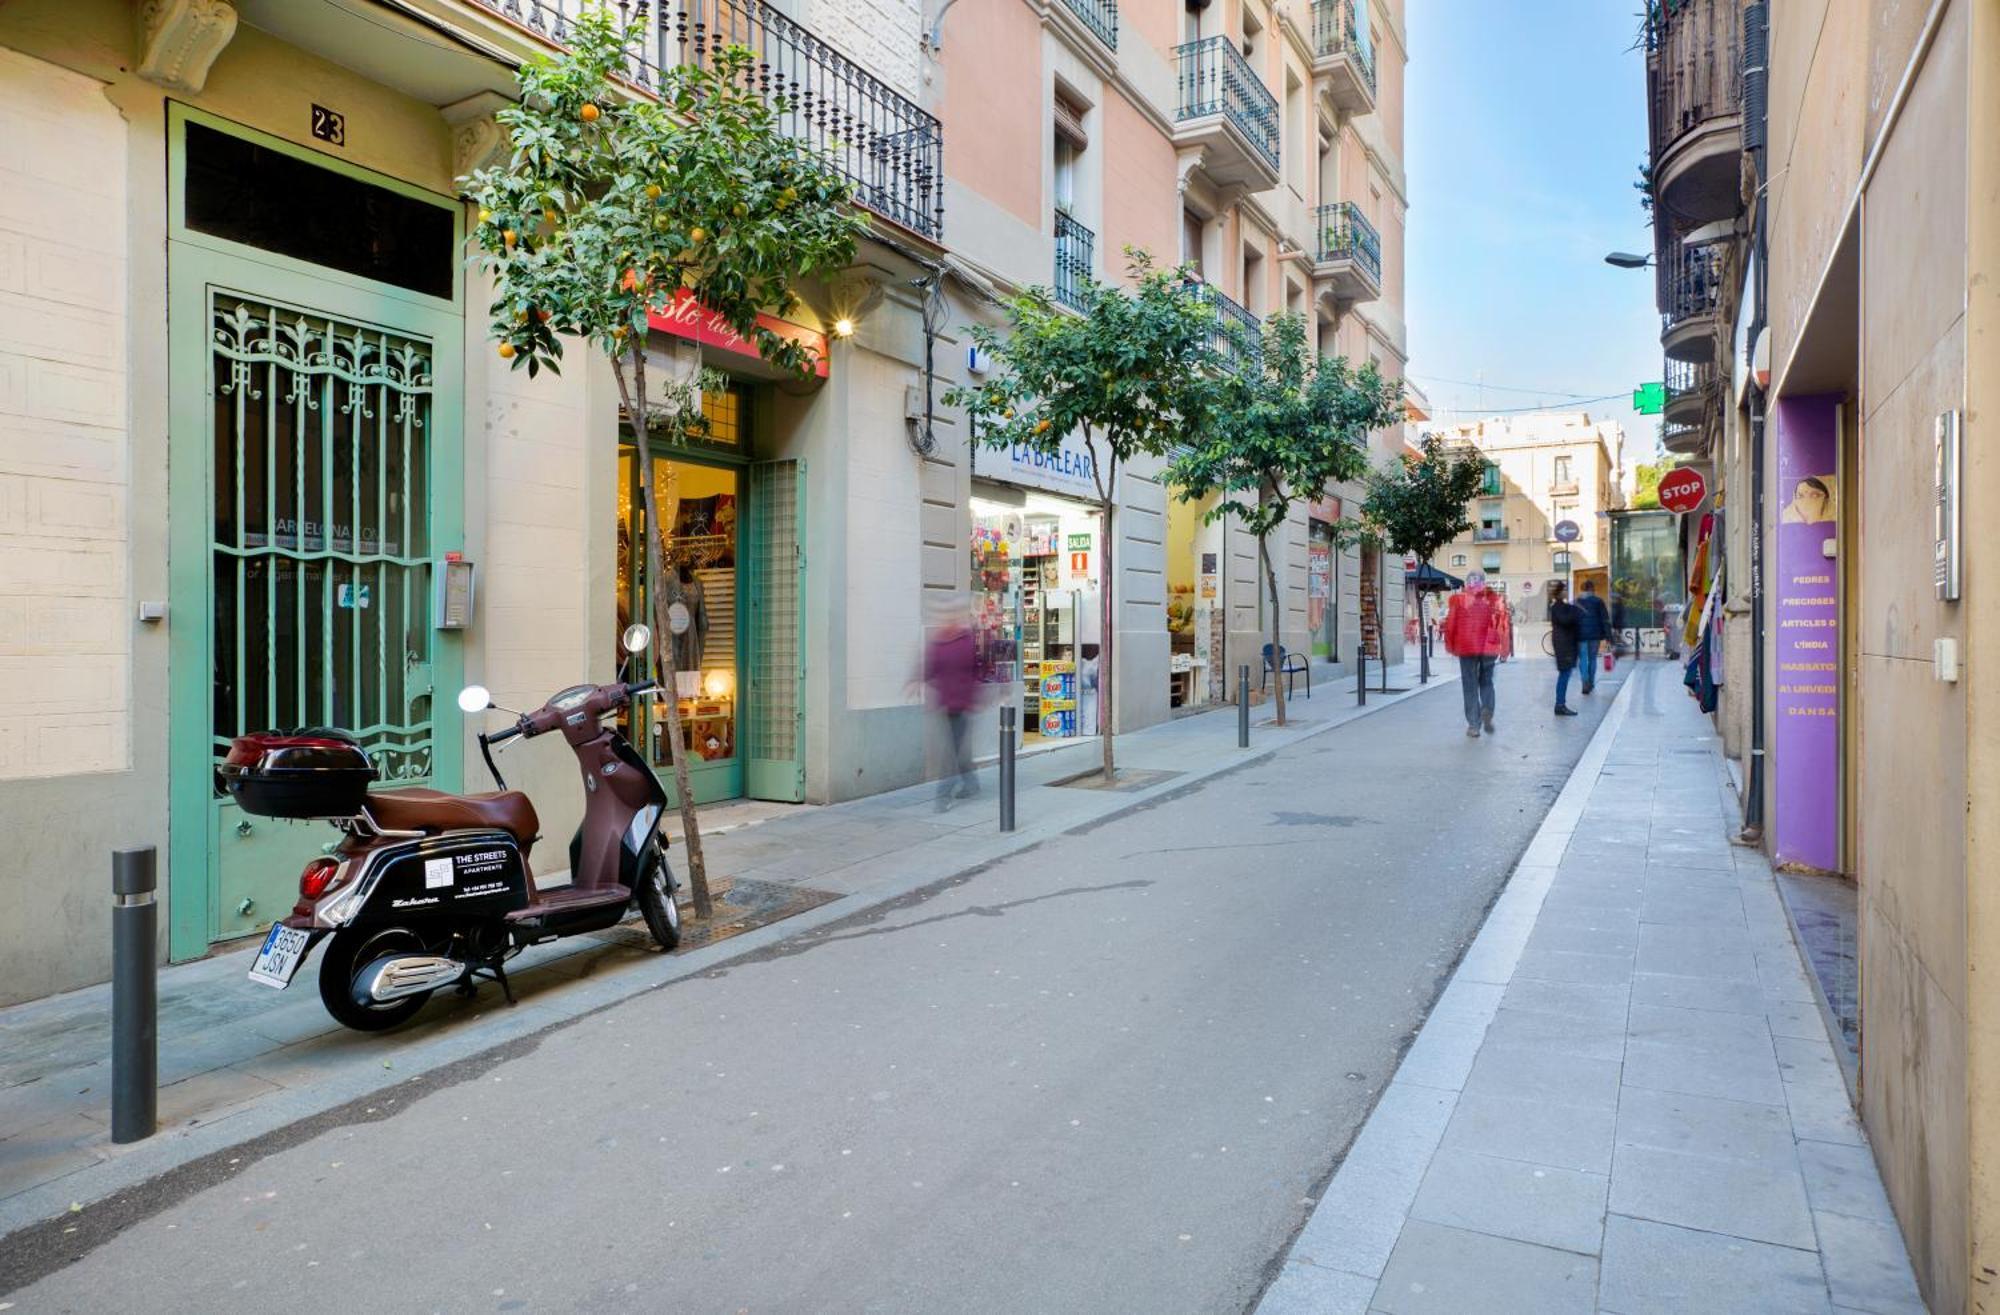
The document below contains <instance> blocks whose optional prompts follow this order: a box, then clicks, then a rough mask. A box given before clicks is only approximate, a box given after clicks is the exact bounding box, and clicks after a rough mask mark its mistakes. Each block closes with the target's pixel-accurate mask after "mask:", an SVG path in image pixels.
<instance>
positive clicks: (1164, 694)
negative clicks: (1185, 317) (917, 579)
mask: <svg viewBox="0 0 2000 1315" xmlns="http://www.w3.org/2000/svg"><path fill="white" fill-rule="evenodd" d="M944 8H945V12H944V16H943V18H942V21H940V22H938V23H936V24H935V26H934V27H933V29H932V33H931V36H932V46H931V60H932V65H933V72H934V77H935V85H934V86H933V87H932V89H931V94H932V96H933V97H934V99H933V101H932V102H931V103H933V104H934V105H935V106H936V107H937V109H938V114H939V117H940V118H941V119H942V120H943V123H944V125H945V137H946V150H945V179H944V191H945V197H946V205H947V208H948V211H949V213H950V214H951V215H952V223H953V229H952V238H951V242H950V248H951V252H950V260H951V261H952V262H953V264H954V267H955V268H957V269H958V270H960V271H962V272H963V273H964V275H965V276H966V282H967V283H969V284H973V285H983V286H984V287H985V288H986V289H989V290H990V291H991V292H992V293H993V294H995V295H1003V294H1005V293H1008V292H1011V291H1014V290H1018V289H1021V288H1024V287H1027V286H1030V285H1044V286H1049V287H1052V288H1053V289H1054V290H1055V293H1056V295H1057V297H1058V299H1061V298H1062V297H1063V296H1065V295H1066V294H1068V293H1071V292H1073V291H1074V289H1075V288H1076V287H1078V286H1079V283H1078V280H1080V279H1082V278H1084V277H1086V276H1087V277H1091V278H1096V279H1099V280H1117V279H1122V278H1123V277H1125V272H1126V259H1127V258H1126V255H1125V253H1126V250H1127V249H1128V248H1141V249H1143V250H1145V251H1146V252H1148V253H1149V254H1150V255H1151V256H1152V258H1153V260H1154V261H1155V263H1156V264H1160V265H1168V266H1171V265H1175V264H1182V263H1184V264H1186V265H1187V266H1188V267H1189V268H1190V269H1191V271H1192V272H1193V274H1194V275H1195V276H1196V277H1197V278H1198V279H1200V280H1201V283H1202V285H1203V292H1204V295H1205V296H1207V297H1209V298H1210V299H1211V300H1212V301H1213V303H1214V305H1215V307H1216V309H1217V312H1218V317H1219V319H1220V320H1221V321H1222V322H1223V323H1224V324H1232V325H1235V326H1239V327H1241V328H1244V329H1246V330H1251V331H1254V330H1255V327H1256V325H1257V324H1258V322H1259V321H1260V320H1261V319H1262V318H1263V317H1265V316H1267V315H1270V314H1272V313H1274V312H1277V311H1292V312H1296V313H1299V314H1302V315H1304V316H1306V318H1307V320H1308V322H1309V324H1310V325H1311V326H1312V329H1311V332H1310V335H1309V336H1310V337H1312V338H1313V340H1315V341H1316V342H1317V344H1318V347H1319V350H1320V351H1321V352H1322V353H1324V354H1329V355H1331V354H1339V355H1344V356H1346V357H1347V358H1348V359H1349V360H1350V361H1352V362H1355V363H1357V364H1359V363H1362V362H1366V361H1374V362H1375V363H1376V364H1377V365H1378V366H1379V368H1380V369H1381V371H1382V372H1383V373H1384V374H1385V375H1388V376H1391V377H1400V376H1401V375H1402V373H1403V366H1404V363H1405V360H1406V358H1407V346H1406V338H1405V331H1404V327H1403V315H1402V306H1403V233H1404V213H1405V210H1406V208H1407V196H1406V185H1405V180H1404V170H1403V163H1402V146H1403V119H1402V100H1403V76H1404V65H1405V63H1406V61H1407V54H1406V47H1405V36H1404V29H1403V21H1404V19H1403V13H1404V7H1403V5H1402V3H1401V2H1400V0H1317V2H1315V3H1306V0H1215V3H1199V4H1188V3H1180V2H1177V0H1154V2H1152V3H1143V4H1142V3H1135V2H1134V0H994V2H992V3H985V4H979V5H970V4H960V5H956V6H949V5H948V6H945V7H944ZM955 309H958V310H961V311H962V313H963V315H964V316H965V317H967V318H980V319H985V320H987V321H989V322H993V321H995V320H996V308H995V307H994V305H993V304H992V303H991V302H990V301H987V300H984V299H982V298H981V297H979V296H977V295H971V294H961V295H960V298H959V300H958V302H957V303H956V305H955ZM962 355H963V353H960V356H962ZM963 364H964V363H963V362H962V361H959V360H955V361H954V367H953V368H955V369H961V368H963ZM968 377H970V376H968ZM955 438H956V440H957V441H956V442H955V443H949V444H945V445H941V446H940V449H939V452H938V453H936V454H933V456H932V458H931V462H932V468H933V470H934V471H936V472H937V474H936V475H935V477H934V478H935V481H936V483H935V486H934V491H935V492H936V493H937V495H938V497H939V499H940V505H943V503H944V502H948V501H950V500H951V499H952V498H953V497H955V496H957V494H956V492H955V490H963V492H964V496H965V497H966V498H967V499H968V500H969V503H970V505H971V507H972V513H973V514H972V520H971V525H970V526H969V527H968V528H969V533H970V534H971V535H972V538H973V546H974V552H973V559H974V560H973V569H972V572H971V574H970V576H969V577H968V582H969V584H970V585H971V587H972V591H973V595H974V597H975V599H976V600H977V605H978V607H979V611H980V615H981V618H982V627H983V628H985V629H988V630H993V631H997V632H1000V633H1001V634H1002V635H1003V636H1005V637H1003V638H1001V639H1000V640H999V643H1000V644H1001V645H1002V646H1008V647H1018V648H1019V650H1020V651H1021V652H1022V653H1023V655H1024V657H1027V656H1028V655H1030V654H1031V653H1032V652H1033V651H1034V647H1035V640H1034V639H1033V638H1032V632H1033V631H1034V630H1035V626H1034V625H1033V624H1032V622H1030V623H1028V624H1026V625H1024V624H1023V622H1022V621H1021V620H1020V619H1019V618H1021V617H1023V616H1025V615H1027V610H1029V609H1031V606H1032V605H1031V604H1030V603H1028V602H1023V601H1021V596H1022V585H1021V583H1020V582H1021V580H1022V578H1023V577H1024V574H1025V576H1026V578H1028V579H1029V580H1030V581H1031V583H1030V585H1029V586H1028V588H1029V589H1030V590H1031V591H1032V590H1037V589H1039V590H1042V591H1047V592H1048V593H1049V596H1050V597H1052V598H1054V599H1056V600H1057V603H1056V606H1058V607H1074V608H1076V609H1077V616H1078V620H1077V621H1076V622H1075V623H1074V624H1075V626H1076V627H1077V628H1078V629H1079V638H1080V639H1081V640H1082V641H1083V642H1085V643H1087V642H1088V641H1089V638H1090V635H1089V630H1090V626H1091V622H1090V621H1089V619H1088V618H1089V615H1090V614H1092V613H1093V612H1094V610H1095V605H1094V604H1093V603H1089V602H1088V600H1089V599H1090V598H1093V597H1094V596H1095V595H1094V590H1095V589H1096V588H1098V587H1100V582H1099V581H1097V580H1096V579H1095V577H1094V576H1093V575H1091V574H1090V573H1089V571H1088V569H1087V566H1086V569H1085V570H1082V571H1077V572H1072V571H1071V570H1070V569H1069V567H1070V565H1071V562H1070V561H1069V559H1068V558H1067V557H1062V558H1061V560H1058V556H1059V553H1058V552H1057V551H1052V549H1056V548H1057V547H1058V540H1060V545H1059V546H1060V549H1061V551H1063V552H1066V551H1067V549H1068V548H1069V546H1070V545H1072V544H1075V543H1087V542H1089V541H1090V536H1091V535H1092V534H1094V533H1096V532H1097V531H1096V529H1095V524H1094V518H1093V517H1091V516H1090V514H1089V513H1088V511H1087V509H1085V508H1084V507H1083V506H1082V500H1083V498H1084V497H1085V496H1087V494H1088V493H1089V479H1088V475H1087V473H1084V468H1083V466H1082V464H1081V459H1080V458H1079V459H1077V460H1070V461H1065V462H1061V463H1055V464H1054V465H1051V464H1050V463H1037V462H1033V461H1030V460H1027V459H1026V458H1025V454H1009V453H1005V452H994V451H992V450H990V449H980V448H978V447H976V446H974V445H971V444H969V443H967V442H966V441H965V436H964V435H962V434H959V435H955ZM1399 441H1400V440H1399V436H1398V434H1397V433H1396V432H1395V431H1393V430H1389V431H1384V432H1383V434H1382V435H1380V436H1378V443H1377V447H1378V454H1379V455H1381V456H1383V457H1385V458H1386V456H1387V455H1388V454H1389V452H1390V451H1391V449H1392V448H1393V447H1395V446H1397V445H1398V444H1399ZM947 466H949V467H950V469H951V471H952V473H951V474H950V475H949V476H946V475H945V474H944V473H943V472H944V470H945V469H946V468H947ZM1313 492H1314V493H1315V494H1317V495H1318V496H1316V497H1313V498H1309V499H1307V500H1305V501H1304V502H1302V504H1301V506H1300V507H1299V509H1298V511H1297V512H1296V514H1295V516H1294V519H1293V523H1292V524H1291V526H1289V527H1288V530H1287V531H1286V533H1285V535H1284V540H1283V543H1282V545H1281V548H1280V554H1281V555H1280V560H1281V563H1282V579H1281V588H1282V592H1283V597H1284V602H1283V608H1284V613H1285V615H1284V617H1283V620H1282V628H1283V634H1284V642H1285V645H1286V647H1287V648H1288V649H1291V650H1292V651H1295V652H1300V653H1310V654H1312V655H1314V656H1315V657H1317V658H1320V659H1322V660H1325V661H1328V662H1333V661H1335V660H1337V659H1338V658H1339V657H1340V656H1341V655H1347V656H1348V657H1349V658H1351V657H1352V654H1353V652H1354V651H1355V647H1356V645H1357V644H1364V643H1365V644H1366V645H1367V646H1368V648H1369V651H1370V653H1371V654H1372V653H1376V652H1380V651H1383V649H1384V646H1386V651H1387V653H1388V655H1389V657H1390V660H1392V661H1396V660H1400V657H1401V644H1402V639H1401V636H1402V624H1401V621H1402V602H1401V598H1402V591H1401V589H1400V588H1395V587H1392V586H1393V585H1394V581H1392V580H1389V579H1388V577H1387V576H1385V574H1384V572H1385V570H1389V569H1391V564H1390V563H1389V562H1387V561H1386V560H1385V559H1384V557H1383V556H1382V555H1381V554H1379V553H1377V552H1375V551H1374V550H1372V549H1357V548H1342V547H1339V546H1337V545H1336V543H1335V541H1334V540H1335V535H1334V533H1333V527H1334V525H1335V524H1336V523H1337V522H1338V521H1339V520H1340V519H1341V518H1342V517H1343V516H1345V515H1349V514H1351V513H1352V511H1353V509H1354V504H1355V502H1356V500H1357V499H1358V498H1359V496H1360V489H1359V488H1357V487H1334V488H1328V489H1325V490H1314V491H1313ZM1117 499H1118V508H1119V510H1118V515H1117V517H1116V518H1115V523H1116V524H1117V525H1118V526H1119V527H1120V528H1119V530H1118V533H1119V537H1120V542H1119V543H1118V545H1117V552H1116V560H1117V561H1118V562H1119V563H1120V566H1119V570H1118V580H1117V582H1116V590H1117V603H1118V608H1119V612H1118V615H1119V618H1120V623H1119V625H1120V629H1119V642H1118V645H1117V649H1116V651H1117V654H1118V657H1117V661H1118V662H1119V672H1118V680H1117V682H1116V688H1117V690H1118V692H1119V693H1118V699H1119V706H1118V708H1117V709H1116V715H1117V717H1118V725H1119V726H1120V727H1121V728H1132V727H1136V726H1142V725H1145V724H1148V723H1150V722H1155V721H1158V720H1161V719H1163V718H1164V717H1167V716H1169V715H1171V714H1172V713H1173V712H1174V711H1175V710H1176V709H1178V708H1182V707H1190V706H1199V705H1201V704H1204V703H1208V702H1212V701H1215V700H1219V699H1223V698H1226V697H1229V696H1231V695H1232V694H1233V690H1234V683H1233V682H1234V677H1233V674H1232V673H1233V672H1234V671H1235V670H1236V668H1237V667H1238V666H1239V665H1240V664H1248V665H1249V666H1250V667H1251V669H1252V671H1253V672H1254V671H1257V670H1258V669H1259V668H1260V667H1261V665H1262V657H1261V654H1262V649H1263V646H1264V644H1265V643H1266V642H1268V633H1269V625H1268V621H1267V618H1266V615H1265V609H1267V608H1268V607H1269V606H1270V604H1269V602H1268V600H1267V599H1266V598H1265V596H1264V593H1265V591H1264V590H1263V589H1262V588H1261V587H1260V582H1259V580H1258V578H1257V571H1256V555H1255V545H1254V541H1253V540H1252V539H1251V538H1250V537H1249V536H1248V535H1246V534H1244V533H1242V532H1241V531H1240V529H1237V528H1236V527H1233V526H1231V525H1228V524H1226V523H1223V524H1216V525H1208V524H1205V523H1203V520H1202V511H1203V510H1204V509H1203V508H1202V507H1201V506H1198V505H1193V504H1189V503H1184V502H1180V501H1178V500H1177V499H1176V498H1175V497H1174V496H1173V491H1172V490H1171V489H1169V488H1167V487H1165V486H1164V485H1163V483H1162V481H1161V471H1160V470H1159V469H1158V468H1149V467H1144V466H1140V467H1135V468H1131V469H1128V470H1126V471H1124V472H1123V473H1122V475H1121V481H1120V487H1119V489H1118V490H1117ZM936 523H937V525H938V527H939V530H940V533H943V532H944V531H945V529H946V528H947V527H948V526H949V524H950V522H949V519H948V518H946V517H943V516H939V518H938V520H937V522H936ZM1024 542H1025V543H1026V544H1027V547H1026V548H1021V547H1020V545H1021V544H1022V543H1024ZM1002 544H1007V545H1014V546H1015V548H1016V551H1015V552H1014V555H1013V559H1012V560H1013V562H1014V565H1013V566H1012V567H1011V568H1009V567H1008V566H1007V565H1006V562H1007V554H1006V553H1004V552H996V551H995V546H996V545H1002ZM932 546H937V547H941V546H942V545H940V544H933V545H932ZM945 583H946V582H945V581H943V580H939V581H938V582H937V584H938V585H939V586H940V587H942V586H943V585H944V584H945ZM1041 611H1042V614H1043V615H1044V616H1045V617H1046V615H1047V612H1048V609H1047V608H1046V607H1044V608H1042V609H1041ZM1068 624H1070V623H1069V622H1062V623H1060V624H1058V623H1052V622H1047V621H1044V627H1045V635H1049V636H1055V638H1053V639H1048V640H1046V642H1048V643H1055V644H1061V643H1063V640H1062V638H1061V636H1062V635H1063V634H1065V633H1066V632H1065V631H1064V630H1063V629H1062V627H1063V626H1064V625H1068ZM1015 633H1022V634H1024V635H1027V636H1029V637H1028V638H1025V639H1023V641H1022V642H1021V643H1020V644H1018V645H1015V644H1014V643H1013V640H1012V638H1011V636H1012V635H1013V634H1015ZM1079 647H1080V646H1079ZM1046 651H1049V652H1053V651H1056V650H1053V649H1050V650H1046Z"/></svg>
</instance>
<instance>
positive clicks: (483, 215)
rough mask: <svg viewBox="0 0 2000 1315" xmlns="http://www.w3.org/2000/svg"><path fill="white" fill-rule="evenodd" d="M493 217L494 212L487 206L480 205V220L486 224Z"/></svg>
mask: <svg viewBox="0 0 2000 1315" xmlns="http://www.w3.org/2000/svg"><path fill="white" fill-rule="evenodd" d="M492 218H493V212H492V211H491V210H488V209H487V208H486V207H485V206H480V207H479V222H480V223H482V224H484V223H486V222H488V221H489V220H491V219H492Z"/></svg>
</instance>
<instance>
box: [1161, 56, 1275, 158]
mask: <svg viewBox="0 0 2000 1315" xmlns="http://www.w3.org/2000/svg"><path fill="white" fill-rule="evenodd" d="M1174 58H1175V61H1176V63H1177V65H1178V68H1179V94H1178V97H1177V101H1176V106H1175V114H1174V144H1175V145H1176V146H1182V147H1196V148H1198V149H1199V150H1200V151H1201V167H1202V169H1203V170H1204V171H1205V172H1206V173H1207V174H1208V176H1209V177H1210V178H1211V179H1213V180H1214V181H1215V182H1216V183H1217V184H1219V185H1222V186H1237V185H1241V186H1244V187H1247V188H1249V189H1250V190H1251V191H1253V192H1261V191H1264V190H1265V189H1267V188H1271V187H1276V186H1277V185H1278V170H1279V162H1280V157H1279V150H1278V98H1277V97H1276V96H1274V95H1272V94H1271V89H1270V88H1269V87H1266V86H1265V85H1264V83H1263V80H1262V79H1260V78H1259V77H1258V76H1257V72H1256V70H1255V69H1253V68H1251V67H1250V62H1249V61H1248V60H1246V59H1244V58H1243V55H1242V53H1241V52H1240V51H1238V50H1237V49H1236V46H1235V44H1234V43H1233V42H1231V41H1230V40H1229V39H1228V38H1227V37H1206V38H1204V39H1202V40H1200V41H1190V42H1188V43H1187V44H1186V45H1184V46H1177V47H1175V48H1174Z"/></svg>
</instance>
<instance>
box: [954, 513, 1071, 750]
mask: <svg viewBox="0 0 2000 1315" xmlns="http://www.w3.org/2000/svg"><path fill="white" fill-rule="evenodd" d="M1102 560H1103V540H1102V532H1101V530H1100V528H1099V526H1098V517H1097V513H1096V510H1095V509H1094V508H1091V507H1089V506H1087V505H1085V504H1083V503H1080V502H1072V501H1070V500H1069V499H1067V498H1058V497H1055V496H1053V495H1051V494H1046V493H1040V492H1030V491H1026V490H1021V489H1015V488H1011V487H1008V486H1004V485H995V486H991V487H988V486H984V485H982V486H980V488H979V489H978V490H975V492H974V494H973V497H972V586H973V598H972V613H973V633H974V635H975V637H976V640H977V643H978V648H979V655H980V669H981V671H982V672H983V673H984V675H985V679H986V680H987V681H988V682H989V683H991V684H993V685H995V686H997V687H998V688H999V689H1000V691H1001V696H1002V699H1003V701H1007V702H1013V701H1016V700H1018V702H1019V705H1020V708H1021V729H1022V736H1021V739H1022V743H1023V744H1024V745H1036V744H1040V743H1043V742H1045V741H1055V740H1067V739H1076V738H1078V737H1081V736H1087V735H1095V734H1097V719H1098V705H1097V676H1098V671H1097V660H1098V652H1099V632H1100V630H1101V621H1100V618H1099V606H1100V604H1099V600H1098V592H1097V590H1098V567H1099V563H1100V562H1101V561H1102Z"/></svg>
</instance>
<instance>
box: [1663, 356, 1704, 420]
mask: <svg viewBox="0 0 2000 1315" xmlns="http://www.w3.org/2000/svg"><path fill="white" fill-rule="evenodd" d="M1715 380H1716V374H1715V366H1714V365H1712V364H1710V363H1709V362H1707V361H1702V362H1699V363H1697V362H1692V361H1676V360H1671V359H1670V360H1668V361H1667V377H1666V385H1667V407H1668V408H1669V409H1672V408H1673V407H1674V406H1675V405H1676V404H1677V403H1680V402H1683V401H1686V400H1687V399H1688V398H1690V397H1695V396H1705V395H1707V394H1709V393H1712V392H1714V391H1715Z"/></svg>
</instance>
